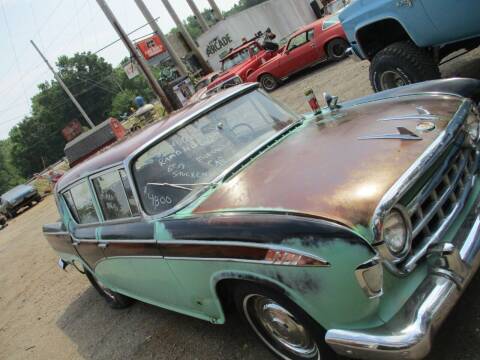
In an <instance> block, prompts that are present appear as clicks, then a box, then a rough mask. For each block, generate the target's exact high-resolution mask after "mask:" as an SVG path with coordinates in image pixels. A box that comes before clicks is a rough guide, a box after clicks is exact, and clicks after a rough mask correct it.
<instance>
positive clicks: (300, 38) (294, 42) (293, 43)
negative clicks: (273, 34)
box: [288, 32, 309, 51]
mask: <svg viewBox="0 0 480 360" xmlns="http://www.w3.org/2000/svg"><path fill="white" fill-rule="evenodd" d="M308 41H309V39H308V37H307V32H303V33H301V34H299V35H297V36H295V37H293V38H292V39H291V40H290V42H289V43H288V51H292V50H293V49H295V48H297V47H299V46H302V45H303V44H306V43H307V42H308Z"/></svg>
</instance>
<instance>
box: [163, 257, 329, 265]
mask: <svg viewBox="0 0 480 360" xmlns="http://www.w3.org/2000/svg"><path fill="white" fill-rule="evenodd" d="M309 257H311V256H309ZM164 259H165V260H180V261H222V262H233V263H247V264H260V265H277V266H290V267H329V266H330V264H329V263H325V264H321V265H320V264H319V265H295V264H281V263H275V262H273V261H268V260H248V259H237V258H208V257H206V258H202V257H194V256H192V257H181V256H179V257H175V256H165V257H164Z"/></svg>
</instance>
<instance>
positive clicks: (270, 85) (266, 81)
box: [259, 74, 279, 92]
mask: <svg viewBox="0 0 480 360" xmlns="http://www.w3.org/2000/svg"><path fill="white" fill-rule="evenodd" d="M259 82H260V84H261V85H262V88H264V89H265V90H266V91H268V92H270V91H273V90H275V89H276V88H277V87H278V85H279V82H278V80H277V79H276V78H275V76H273V75H271V74H263V75H262V76H260V81H259Z"/></svg>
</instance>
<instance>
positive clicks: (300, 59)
mask: <svg viewBox="0 0 480 360" xmlns="http://www.w3.org/2000/svg"><path fill="white" fill-rule="evenodd" d="M348 46H349V45H348V41H347V37H346V36H345V33H344V32H343V28H342V25H341V24H340V20H339V19H338V16H336V15H332V16H328V17H324V18H322V19H320V20H317V21H315V22H313V23H311V24H309V25H306V26H303V27H301V28H300V29H298V30H297V31H296V32H294V33H293V34H292V35H291V36H290V38H289V40H288V41H287V43H286V45H285V47H283V49H282V51H281V52H280V53H279V54H277V55H276V56H274V57H273V58H271V59H270V60H268V61H267V62H265V63H264V64H263V65H261V66H260V67H259V68H258V69H257V70H255V71H253V72H252V73H251V74H250V75H248V76H247V81H248V82H256V81H258V82H259V83H260V84H261V85H262V87H263V88H264V89H265V90H267V91H272V90H275V89H276V88H277V87H278V85H279V84H280V83H281V81H282V80H284V79H286V78H287V77H289V76H291V75H293V74H295V73H296V72H298V71H301V70H303V69H305V68H308V67H311V66H314V65H316V64H318V63H319V62H322V61H325V60H327V59H329V60H334V61H338V60H341V59H343V58H344V57H345V50H346V49H347V48H348Z"/></svg>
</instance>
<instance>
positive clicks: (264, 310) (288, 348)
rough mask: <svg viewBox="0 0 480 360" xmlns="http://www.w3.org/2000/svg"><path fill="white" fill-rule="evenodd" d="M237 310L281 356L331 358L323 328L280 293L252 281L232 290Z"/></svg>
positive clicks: (313, 359) (311, 359) (298, 359)
mask: <svg viewBox="0 0 480 360" xmlns="http://www.w3.org/2000/svg"><path fill="white" fill-rule="evenodd" d="M235 302H236V306H237V310H238V311H239V312H240V314H241V315H242V316H243V318H244V319H245V320H246V322H247V323H248V325H249V326H250V327H251V328H252V330H253V331H254V332H255V334H256V335H257V336H258V338H259V339H260V340H261V341H262V342H263V343H264V344H265V345H266V346H267V347H268V348H269V350H270V351H272V352H273V353H274V354H275V355H276V356H277V357H279V358H280V359H283V360H320V359H322V360H325V359H333V358H334V356H335V355H334V353H333V351H332V350H331V349H330V348H329V347H328V346H327V345H326V343H325V341H324V338H325V330H323V329H322V328H321V326H320V325H318V324H317V323H316V322H315V321H314V320H313V319H312V318H310V317H309V316H308V315H307V314H306V313H305V312H304V311H303V310H302V309H301V308H300V307H298V306H297V305H296V304H295V303H293V302H292V301H290V300H289V299H288V298H287V297H285V296H284V295H282V294H280V293H277V292H275V291H272V290H269V289H264V288H261V287H259V286H256V285H253V284H243V285H241V286H239V287H238V288H237V289H236V291H235Z"/></svg>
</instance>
